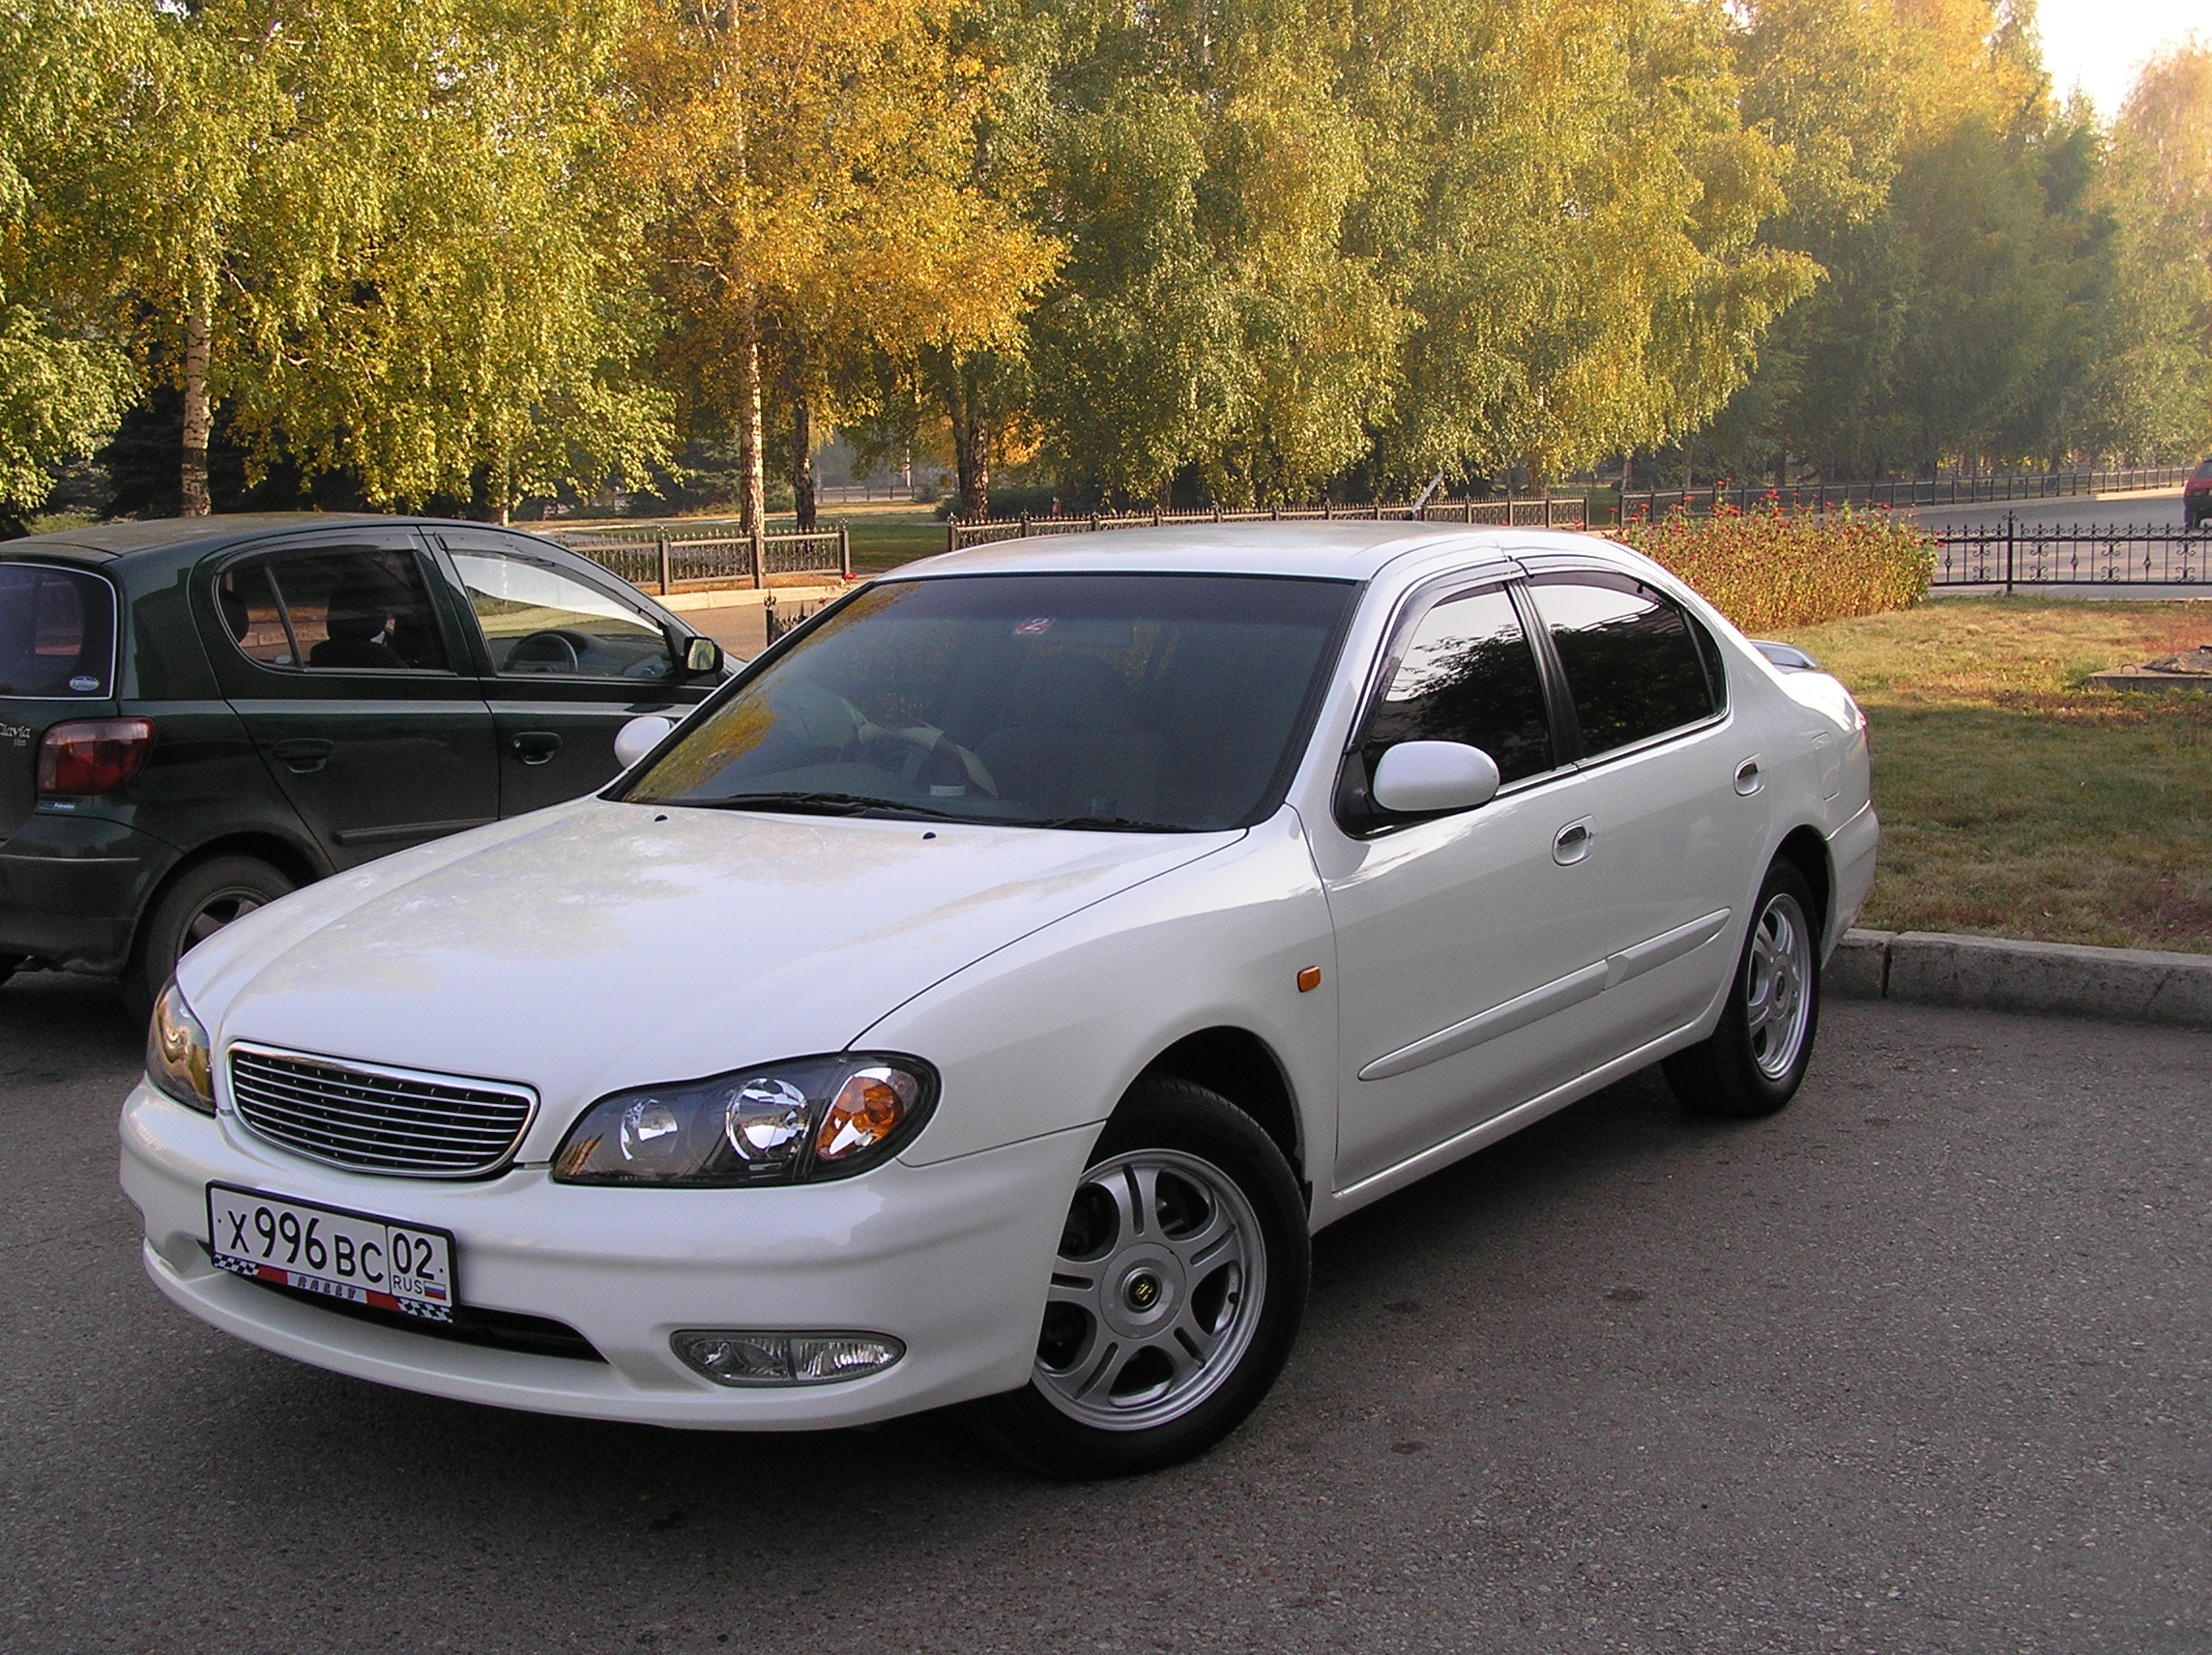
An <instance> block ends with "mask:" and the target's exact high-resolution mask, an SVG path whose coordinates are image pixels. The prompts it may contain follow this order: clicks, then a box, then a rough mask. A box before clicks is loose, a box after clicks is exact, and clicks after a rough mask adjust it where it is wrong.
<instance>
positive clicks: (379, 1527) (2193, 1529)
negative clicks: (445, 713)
mask: <svg viewBox="0 0 2212 1655" xmlns="http://www.w3.org/2000/svg"><path fill="white" fill-rule="evenodd" d="M136 1045H137V1041H136V1038H135V1035H134V1033H133V1032H132V1031H129V1030H127V1029H125V1028H123V1027H122V1025H121V1022H120V1018H119V1016H118V1014H117V1013H116V1011H115V1010H114V1008H113V1005H112V1002H110V1001H108V1000H107V998H106V997H105V996H103V995H102V994H101V993H100V992H99V991H97V990H92V989H87V988H84V987H81V986H77V985H73V984H70V983H66V982H59V981H55V980H53V979H50V978H45V979H33V980H31V981H29V982H26V983H20V984H17V985H15V986H12V987H10V988H8V989H7V990H5V991H0V1112H4V1116H5V1121H6V1127H7V1142H9V1143H10V1144H12V1145H14V1146H15V1149H14V1153H15V1174H14V1176H12V1177H11V1178H10V1179H9V1180H8V1193H7V1202H6V1207H5V1216H4V1217H0V1308H4V1321H0V1327H4V1328H5V1356H4V1358H0V1360H4V1363H5V1375H4V1378H0V1444H4V1445H5V1447H4V1453H0V1485H4V1488H5V1516H4V1517H0V1646H5V1647H6V1648H7V1649H9V1650H12V1651H13V1650H22V1651H44V1650H124V1651H129V1650H163V1651H167V1650H179V1651H184V1650H189V1651H195V1652H197V1651H203V1650H223V1649H239V1650H254V1651H263V1650H308V1651H316V1650H329V1649H349V1650H350V1649H366V1650H386V1649H390V1650H436V1649H450V1650H455V1651H498V1652H504V1651H541V1650H566V1649H579V1650H606V1651H612V1650H616V1649H623V1650H631V1651H635V1650H639V1649H653V1650H664V1651H665V1650H682V1651H712V1650H717V1649H725V1648H727V1649H741V1648H742V1649H746V1650H756V1651H786V1650H789V1651H800V1650H825V1649H839V1650H855V1651H876V1650H904V1649H927V1650H945V1651H969V1650H1015V1651H1032V1650H1050V1651H1094V1650H1148V1651H1149V1650H1174V1651H1184V1650H1247V1649H1249V1650H1266V1651H1276V1650H1300V1651H1302V1650H1309V1649H1348V1650H1391V1649H1417V1650H1432V1649H1433V1650H1454V1651H1458V1650H1470V1649H1476V1648H1480V1649H1483V1650H1486V1651H1492V1650H1543V1651H1578V1652H1579V1651H1597V1650H1615V1649H1618V1650H1636V1651H1644V1650H1654V1651H1676V1650H1685V1651H1686V1650H1730V1651H1733V1650H1742V1651H1761V1652H1765V1651H1778V1650H1788V1651H1795V1650H1822V1651H1826V1650H1851V1651H1858V1650H1888V1651H1954V1650H1956V1651H1977V1652H1979V1651H2059V1650H2092V1649H2111V1650H2126V1651H2145V1650H2192V1651H2201V1650H2205V1649H2207V1648H2212V1423H2208V1419H2207V1411H2206V1402H2207V1396H2208V1393H2212V1340H2208V1334H2212V1326H2208V1322H2212V1293H2208V1292H2207V1290H2208V1288H2212V1174H2208V1169H2207V1146H2208V1145H2212V1041H2208V1040H2207V1039H2206V1038H2205V1037H2204V1036H2202V1035H2200V1034H2188V1033H2179V1032H2171V1031H2146V1030H2136V1029H2125V1028H2119V1027H2113V1026H2101V1025H2096V1024H2087V1023H2067V1022H2056V1021H2037V1020H2029V1019H2018V1018H2003V1017H1996V1016H1986V1015H1969V1014H1961V1013H1946V1012H1937V1011H1929V1010H1919V1009H1912V1008H1907V1007H1901V1006H1894V1005H1862V1004H1836V1005H1832V1006H1831V1007H1830V1008H1829V1013H1828V1022H1827V1027H1826V1029H1825V1030H1824V1031H1823V1040H1822V1046H1821V1051H1820V1056H1819V1060H1818V1062H1817V1064H1816V1067H1815V1070H1814V1077H1813V1080H1812V1082H1811V1084H1810V1085H1809V1086H1808V1088H1807V1089H1806V1090H1805V1092H1804V1093H1803V1095H1802V1096H1801V1097H1800V1099H1799V1100H1798V1102H1797V1103H1796V1104H1795V1105H1794V1106H1793V1107H1792V1108H1791V1109H1790V1111H1788V1112H1787V1113H1786V1114H1785V1115H1783V1116H1782V1117H1781V1118H1777V1119H1774V1120H1771V1121H1764V1122H1759V1123H1754V1124H1748V1125H1715V1124H1711V1123H1705V1122H1699V1121H1694V1120H1690V1119H1686V1118H1683V1117H1682V1116H1681V1115H1680V1114H1679V1113H1678V1112H1677V1111H1676V1110H1675V1109H1674V1106H1673V1105H1672V1104H1671V1103H1670V1102H1669V1101H1668V1099H1667V1097H1666V1094H1665V1092H1664V1090H1663V1089H1661V1087H1660V1086H1659V1085H1658V1084H1657V1082H1656V1081H1655V1079H1653V1078H1649V1077H1645V1078H1641V1079H1638V1080H1635V1081H1632V1082H1629V1083H1627V1084H1624V1085H1622V1086H1619V1087H1616V1088H1615V1089H1612V1090H1610V1091H1608V1092H1606V1093H1603V1094H1602V1095H1600V1096H1598V1097H1596V1098H1593V1099H1591V1100H1589V1101H1588V1102H1586V1103H1585V1104H1583V1105H1581V1106H1579V1107H1577V1108H1575V1109H1572V1110H1569V1111H1567V1112H1565V1113H1563V1114H1561V1115H1559V1116H1557V1117H1555V1118H1552V1119H1551V1120H1550V1121H1547V1122H1545V1123H1543V1124H1541V1125H1539V1126H1537V1127H1535V1128H1533V1129H1531V1130H1530V1131H1528V1132H1526V1133H1524V1134H1522V1135H1521V1136H1520V1137H1519V1138H1517V1139H1514V1140H1511V1141H1509V1142H1508V1143H1506V1144H1504V1145H1501V1146H1499V1147H1495V1148H1493V1149H1491V1150H1489V1151H1486V1152H1485V1153H1483V1154H1481V1155H1479V1156H1477V1157H1475V1158H1474V1159H1472V1160H1470V1161H1469V1162H1466V1163H1463V1164H1462V1165H1461V1166H1459V1167H1457V1168H1455V1169H1452V1170H1449V1171H1447V1172H1445V1173H1443V1174H1441V1175H1440V1176H1436V1177H1433V1178H1431V1179H1429V1180H1428V1181H1427V1182H1426V1183H1424V1184H1422V1185H1421V1186H1419V1187H1418V1188H1416V1189H1414V1190H1412V1191H1409V1192H1406V1193H1404V1194H1402V1195H1399V1196H1397V1197H1395V1198H1393V1199H1392V1200H1390V1201H1389V1202H1386V1203H1384V1204H1383V1205H1378V1206H1376V1207H1372V1208H1370V1209H1368V1210H1367V1211H1366V1212H1365V1213H1363V1214H1360V1215H1358V1216H1357V1217H1354V1218H1353V1219H1351V1220H1349V1221H1347V1222H1345V1223H1344V1224H1342V1225H1339V1226H1338V1227H1337V1228H1335V1229H1334V1230H1331V1231H1329V1232H1328V1233H1326V1234H1324V1236H1323V1237H1322V1238H1321V1240H1320V1241H1319V1243H1318V1280H1317V1286H1316V1291H1315V1294H1314V1301H1313V1312H1312V1316H1311V1319H1310V1321H1309V1322H1308V1324H1307V1327H1306V1331H1305V1338H1304V1342H1303V1344H1302V1345H1301V1347H1300V1349H1299V1351H1298V1353H1297V1355H1296V1356H1295V1359H1294V1361H1293V1364H1292V1367H1291V1369H1290V1371H1289V1372H1288V1374H1287V1375H1286V1376H1285V1378H1284V1379H1283V1381H1282V1383H1281V1385H1280V1386H1279V1388H1278V1389H1277V1391H1276V1392H1275V1394H1274V1396H1273V1397H1272V1398H1271V1399H1270V1400H1269V1402H1268V1403H1267V1404H1266V1406H1265V1408H1263V1410H1262V1411H1261V1413H1260V1414H1259V1415H1258V1416H1257V1417H1256V1418H1255V1419H1254V1420H1253V1421H1252V1422H1251V1423H1250V1424H1249V1425H1247V1426H1246V1428H1245V1429H1244V1430H1243V1431H1242V1432H1241V1433H1240V1434H1239V1435H1237V1437H1234V1438H1232V1439H1231V1440H1230V1441H1229V1442H1228V1443H1226V1444H1225V1445H1223V1446H1222V1447H1221V1448H1220V1449H1218V1450H1217V1451H1216V1452H1215V1453H1213V1454H1212V1455H1211V1456H1210V1457H1208V1459H1206V1460H1204V1461H1202V1462H1200V1463H1198V1464H1195V1465H1191V1466H1184V1467H1181V1468H1179V1469H1177V1470H1174V1471H1171V1472H1167V1473H1164V1474H1161V1475H1158V1476H1153V1477H1150V1478H1145V1479H1141V1480H1136V1481H1130V1482H1124V1483H1120V1484H1114V1485H1107V1486H1091V1487H1071V1486H1062V1485H1054V1484H1047V1483H1040V1482H1036V1481H1033V1480H1031V1479H1029V1478H1027V1477H1025V1476H1023V1475H1021V1474H1019V1473H1017V1472H1015V1471H1012V1470H1010V1469H1008V1468H1006V1467H1005V1466H1002V1465H1001V1464H999V1463H998V1462H997V1461H995V1460H994V1459H992V1458H991V1457H990V1455H989V1454H988V1453H986V1452H984V1451H983V1450H981V1449H979V1448H978V1447H976V1446H975V1445H974V1444H973V1443H972V1442H971V1441H970V1440H969V1439H968V1438H967V1437H965V1436H964V1435H963V1433H962V1432H961V1430H960V1429H959V1427H958V1426H957V1424H956V1422H954V1421H951V1420H948V1419H946V1418H943V1417H925V1418H920V1419H915V1420H910V1421H905V1422H901V1423H898V1424H894V1425H891V1426H888V1427H885V1428H883V1429H880V1430H877V1431H873V1432H863V1433H851V1434H844V1435H836V1436H821V1437H696V1436H685V1435H681V1434H676V1433H663V1432H656V1431H652V1430H645V1429H630V1428H623V1427H612V1426H605V1425H590V1424H577V1423H569V1422H566V1421H560V1420H551V1419H541V1418H535V1417H529V1416H524V1415H520V1414H505V1413H498V1412H492V1411H487V1410H480V1409H476V1408H468V1407H464V1406H461V1405H457V1404H451V1403H444V1402H436V1401H430V1400H426V1399H422V1398H418V1397H413V1396H409V1395H406V1394H403V1393H400V1392H396V1391H386V1390H380V1389H378V1388H376V1387H374V1386H371V1385H367V1384H363V1383H359V1382H357V1381H354V1380H351V1379H338V1378H335V1377H333V1376H329V1375H325V1374H321V1373H317V1372H315V1371H312V1370H309V1369H306V1368H303V1367H298V1366H294V1365H293V1364H291V1363H288V1362H286V1361H283V1360H281V1359H279V1358H277V1357H275V1356H271V1355H265V1354H263V1353H261V1352H259V1351H257V1350H251V1349H248V1348H247V1347H246V1346H243V1345H239V1344H235V1343H233V1342H231V1341H229V1340H227V1339H225V1338H224V1337H222V1336H221V1335H218V1334H217V1333H215V1332H213V1331H211V1330H208V1329H206V1328H203V1327H201V1326H200V1325H198V1324H197V1323H195V1322H193V1321H189V1320H188V1319H187V1318H185V1317H184V1316H182V1315H180V1314H179V1313H177V1312H175V1311H173V1310H171V1309H170V1308H169V1307H168V1306H167V1305H166V1303H165V1302H163V1301H162V1300H161V1299H160V1298H159V1297H158V1296H157V1294H156V1293H155V1292H154V1290H153V1289H152V1288H151V1287H150V1286H148V1285H147V1284H146V1282H145V1281H144V1280H143V1279H142V1278H141V1276H140V1274H139V1268H138V1256H137V1239H136V1233H135V1228H134V1224H133V1218H132V1214H131V1210H130V1208H129V1207H128V1205H126V1204H125V1202H124V1201H123V1199H122V1197H121V1196H120V1195H119V1194H118V1193H117V1190H116V1187H115V1179H114V1158H115V1157H114V1148H113V1130H112V1117H113V1114H114V1110H115V1106H116V1104H117V1102H118V1100H119V1098H120V1096H121V1094H122V1092H123V1090H124V1089H125V1086H126V1084H127V1081H128V1080H129V1078H130V1076H131V1073H132V1072H133V1071H134V1069H135V1068H136V1064H137V1057H136Z"/></svg>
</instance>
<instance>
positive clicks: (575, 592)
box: [447, 543, 676, 679]
mask: <svg viewBox="0 0 2212 1655" xmlns="http://www.w3.org/2000/svg"><path fill="white" fill-rule="evenodd" d="M447 549H448V550H449V551H451V554H452V559H453V567H454V568H455V569H456V570H457V571H458V572H459V574H460V577H461V585H462V586H463V587H465V588H466V589H467V591H468V595H469V607H470V608H471V609H473V610H474V611H475V612H476V618H477V624H478V626H480V628H481V629H482V631H483V640H484V648H485V650H486V651H487V652H489V653H490V655H491V665H492V670H493V671H494V672H499V673H513V674H523V675H530V676H538V675H546V674H550V675H552V676H554V677H557V678H634V679H654V678H666V677H668V676H669V674H670V673H671V672H673V671H674V670H675V665H676V663H675V660H674V658H673V657H672V656H671V655H670V654H669V653H668V638H667V635H666V634H665V633H663V632H662V631H661V629H660V628H659V627H658V626H656V625H655V624H653V623H652V622H650V621H648V620H646V619H645V617H644V616H642V615H639V614H638V613H637V612H636V611H635V610H632V609H629V608H626V606H624V605H623V604H621V603H619V602H617V601H616V600H615V599H614V598H612V597H610V596H608V595H606V594H605V593H603V592H601V591H599V589H598V588H597V587H596V586H590V585H587V584H586V583H585V582H583V581H580V580H577V579H575V578H574V577H573V576H570V575H567V574H563V573H562V572H561V571H559V570H558V569H553V568H549V567H547V566H545V565H543V564H540V563H536V562H533V561H531V560H529V559H525V558H514V557H508V556H506V555H505V554H504V553H499V552H487V551H460V550H456V549H454V548H453V547H452V546H451V544H450V543H449V545H448V548H447Z"/></svg>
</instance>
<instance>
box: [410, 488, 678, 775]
mask: <svg viewBox="0 0 2212 1655" xmlns="http://www.w3.org/2000/svg"><path fill="white" fill-rule="evenodd" d="M439 540H440V542H441V543H442V544H443V545H444V547H445V550H446V555H447V556H448V557H449V558H451V560H452V570H453V575H454V577H455V579H456V580H457V581H458V582H459V585H460V591H461V595H462V597H463V598H464V599H465V600H466V601H467V603H468V606H469V613H470V615H471V616H472V617H473V618H474V619H475V621H476V624H477V629H478V633H479V636H480V639H481V641H482V646H483V653H484V661H485V664H486V666H487V667H488V668H489V669H490V671H489V673H488V675H487V676H486V678H485V679H484V695H485V699H486V700H487V701H489V702H490V703H491V713H492V721H493V724H494V725H495V727H496V728H497V730H498V732H499V748H500V755H499V813H500V814H501V815H502V816H518V815H520V814H522V813H523V812H524V811H526V810H537V809H539V808H541V807H543V806H545V805H548V804H558V803H560V802H561V801H562V800H564V799H568V798H575V797H576V796H577V795H578V794H583V793H589V792H590V791H591V790H592V789H593V788H596V787H600V786H603V785H604V784H605V783H606V782H608V781H610V780H612V779H613V777H614V774H615V771H616V770H617V769H620V768H621V767H619V766H618V765H617V764H616V763H615V733H616V732H617V731H619V730H620V729H621V728H622V727H623V726H624V725H625V724H626V723H627V722H628V721H629V720H630V719H631V718H633V717H635V716H636V715H637V714H638V713H640V712H665V713H667V714H668V715H669V716H671V717H681V716H683V714H684V711H687V709H688V706H689V705H690V704H691V703H695V702H696V701H698V700H699V698H700V697H701V696H702V695H704V694H705V693H706V692H707V691H708V690H709V689H711V688H713V682H712V681H711V680H703V679H692V678H687V677H685V676H684V675H683V674H681V673H679V672H678V671H677V660H676V656H675V654H674V653H672V651H671V649H670V646H669V642H668V636H667V634H666V633H665V632H664V631H663V630H662V629H661V627H660V624H659V623H658V622H657V621H656V620H655V619H654V618H653V617H652V616H650V615H648V614H646V613H644V612H643V611H641V610H640V609H636V608H633V607H631V606H630V605H629V604H627V603H626V602H624V601H623V600H622V598H621V597H619V596H618V595H615V594H614V593H611V592H609V591H607V590H606V589H605V588H604V587H601V586H599V585H597V583H596V582H594V581H592V580H590V579H588V578H587V577H585V576H584V575H582V574H580V573H576V572H572V571H570V570H568V569H565V568H563V567H561V566H559V565H557V564H556V563H555V562H554V561H553V559H552V558H551V557H548V556H538V555H535V554H536V548H534V547H533V546H532V545H531V543H530V542H529V541H527V540H524V539H523V538H522V537H519V536H508V535H504V534H501V533H500V532H499V531H497V530H493V529H480V530H467V529H452V530H441V531H440V532H439Z"/></svg>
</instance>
